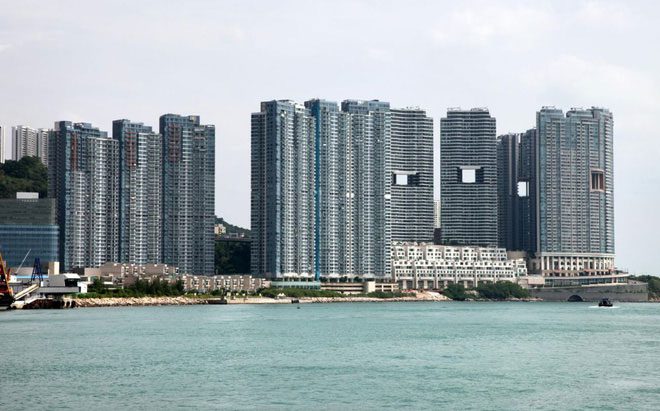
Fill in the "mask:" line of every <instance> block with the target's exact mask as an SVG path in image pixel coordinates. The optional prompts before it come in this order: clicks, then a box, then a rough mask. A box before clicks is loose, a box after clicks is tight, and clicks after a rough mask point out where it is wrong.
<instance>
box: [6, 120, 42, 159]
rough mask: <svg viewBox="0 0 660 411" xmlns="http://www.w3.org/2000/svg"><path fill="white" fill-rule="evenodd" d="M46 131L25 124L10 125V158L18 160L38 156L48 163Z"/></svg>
mask: <svg viewBox="0 0 660 411" xmlns="http://www.w3.org/2000/svg"><path fill="white" fill-rule="evenodd" d="M48 133H49V130H47V129H44V128H40V129H34V128H31V127H27V126H16V127H12V145H13V146H12V159H13V160H14V161H18V160H20V159H21V158H23V157H26V156H32V157H39V158H40V159H41V162H42V163H44V164H45V165H48Z"/></svg>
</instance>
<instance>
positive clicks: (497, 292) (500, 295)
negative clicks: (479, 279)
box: [477, 281, 529, 300]
mask: <svg viewBox="0 0 660 411" xmlns="http://www.w3.org/2000/svg"><path fill="white" fill-rule="evenodd" d="M477 292H478V293H479V295H480V296H481V297H482V298H488V299H490V300H506V299H508V298H527V297H529V292H527V290H525V289H524V288H522V287H521V286H519V285H518V284H516V283H512V282H511V281H498V282H495V283H481V284H479V285H478V286H477Z"/></svg>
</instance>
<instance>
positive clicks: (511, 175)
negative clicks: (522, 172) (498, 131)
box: [497, 134, 520, 250]
mask: <svg viewBox="0 0 660 411" xmlns="http://www.w3.org/2000/svg"><path fill="white" fill-rule="evenodd" d="M519 157H520V135H519V134H505V135H503V136H499V137H498V138H497V180H498V182H497V185H498V190H497V202H498V207H497V209H498V216H497V223H498V230H497V231H498V245H499V246H500V247H502V248H505V249H507V250H518V249H519V248H518V244H519V243H520V241H519V230H518V226H519V222H518V177H519V176H518V174H519V172H518V167H519Z"/></svg>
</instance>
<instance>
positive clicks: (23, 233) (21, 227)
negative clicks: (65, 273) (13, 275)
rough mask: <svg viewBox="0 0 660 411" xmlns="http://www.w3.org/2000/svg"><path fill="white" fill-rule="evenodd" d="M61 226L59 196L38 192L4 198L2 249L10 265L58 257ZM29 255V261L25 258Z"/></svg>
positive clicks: (0, 213)
mask: <svg viewBox="0 0 660 411" xmlns="http://www.w3.org/2000/svg"><path fill="white" fill-rule="evenodd" d="M58 241H59V227H58V225H57V208H56V203H55V199H53V198H38V194H37V193H34V196H30V197H27V198H26V197H23V198H16V199H0V253H2V255H3V257H4V258H5V260H6V261H7V264H8V265H9V266H10V267H14V268H16V267H18V266H20V265H21V263H23V266H24V267H31V266H32V262H33V261H34V259H35V258H37V257H39V258H40V259H41V261H42V263H47V262H52V261H59V260H58ZM23 259H25V262H23Z"/></svg>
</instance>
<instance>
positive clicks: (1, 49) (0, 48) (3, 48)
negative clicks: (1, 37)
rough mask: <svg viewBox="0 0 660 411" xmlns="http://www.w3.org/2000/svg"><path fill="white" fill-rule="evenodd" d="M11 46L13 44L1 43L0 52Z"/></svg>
mask: <svg viewBox="0 0 660 411" xmlns="http://www.w3.org/2000/svg"><path fill="white" fill-rule="evenodd" d="M9 48H11V44H0V53H2V52H3V51H5V50H7V49H9Z"/></svg>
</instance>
